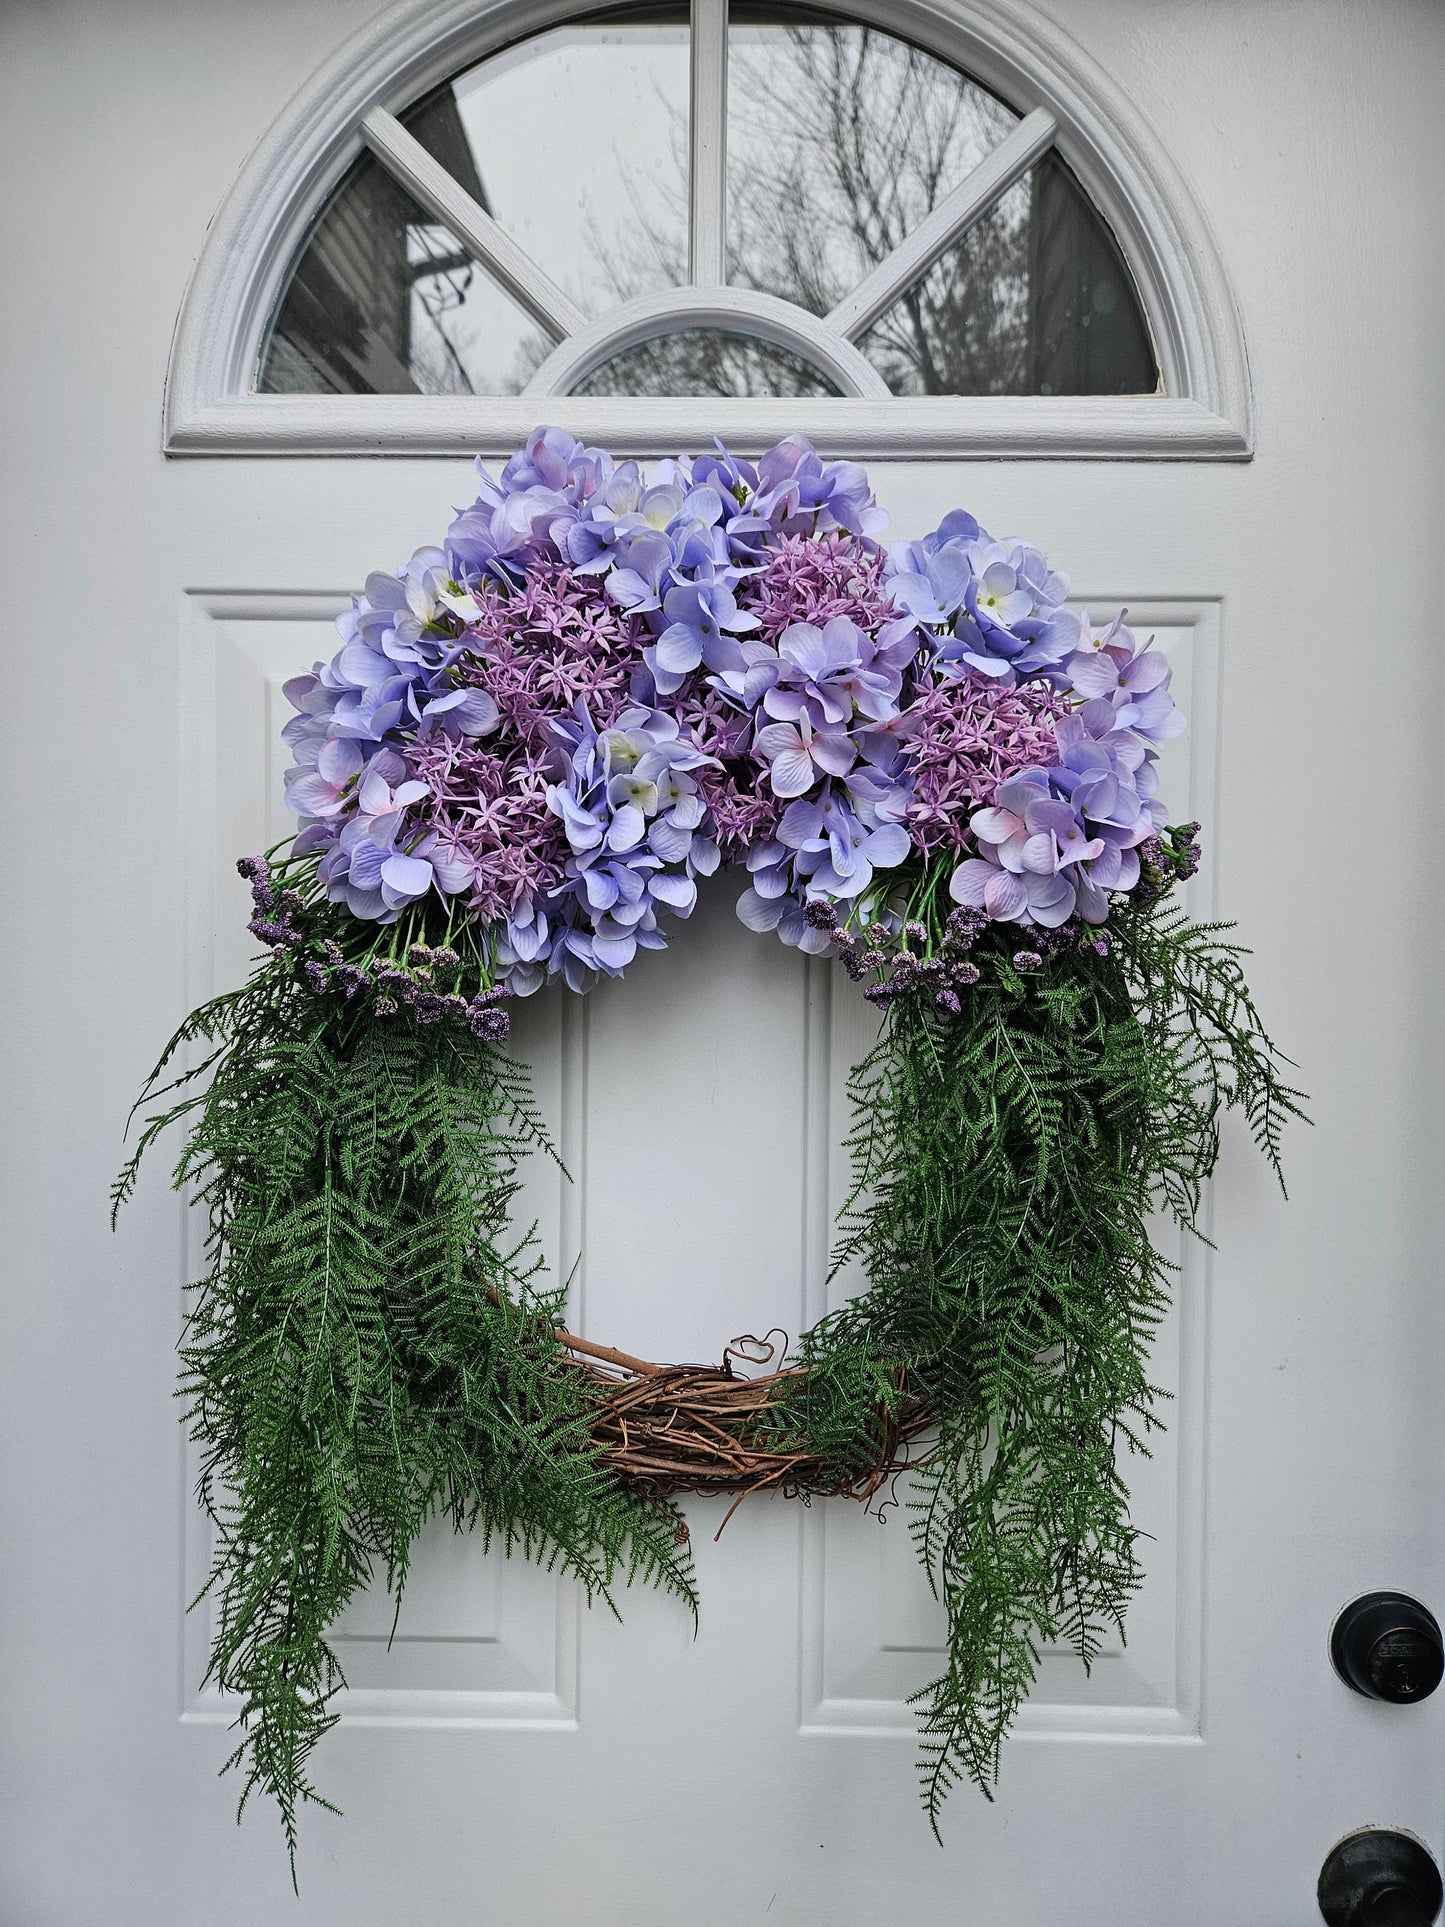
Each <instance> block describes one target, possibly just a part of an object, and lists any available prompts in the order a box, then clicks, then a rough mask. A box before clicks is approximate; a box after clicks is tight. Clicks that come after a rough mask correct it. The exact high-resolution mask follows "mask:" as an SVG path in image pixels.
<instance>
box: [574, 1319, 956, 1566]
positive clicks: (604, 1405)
mask: <svg viewBox="0 0 1445 1927" xmlns="http://www.w3.org/2000/svg"><path fill="white" fill-rule="evenodd" d="M554 1336H555V1338H556V1340H557V1343H558V1344H559V1345H561V1346H562V1347H563V1349H564V1350H565V1351H567V1352H569V1353H570V1354H571V1357H572V1363H573V1368H574V1369H575V1370H576V1372H577V1373H578V1374H579V1377H580V1379H581V1381H582V1383H583V1385H584V1387H585V1393H584V1396H585V1397H586V1398H587V1399H588V1400H589V1401H592V1402H593V1403H594V1410H593V1412H592V1415H591V1417H590V1418H589V1421H588V1430H589V1431H590V1432H591V1434H592V1437H593V1439H594V1441H595V1442H596V1444H597V1446H598V1449H599V1450H600V1451H601V1452H603V1453H605V1454H606V1457H607V1462H608V1464H609V1465H610V1466H611V1468H612V1470H613V1471H614V1472H615V1473H616V1475H617V1476H618V1478H619V1479H622V1480H624V1481H625V1482H626V1483H627V1484H628V1485H630V1486H632V1487H633V1488H634V1490H636V1491H639V1492H645V1493H649V1494H651V1495H652V1496H653V1497H655V1498H665V1497H667V1496H669V1495H670V1494H672V1493H674V1492H735V1493H737V1494H738V1502H740V1501H741V1500H742V1499H745V1498H746V1497H747V1496H748V1495H749V1494H750V1493H753V1492H780V1493H782V1494H783V1496H784V1497H785V1498H811V1497H814V1496H817V1497H820V1498H832V1497H842V1496H846V1497H848V1498H853V1499H859V1500H862V1501H864V1502H865V1503H866V1502H867V1501H869V1500H871V1499H872V1498H873V1497H874V1496H875V1494H876V1493H877V1492H878V1491H879V1490H880V1488H881V1487H883V1486H884V1485H886V1484H888V1483H889V1482H890V1481H891V1480H893V1479H895V1478H896V1477H897V1476H898V1475H899V1474H900V1473H903V1472H905V1471H907V1470H908V1469H909V1467H910V1465H916V1464H917V1463H918V1461H917V1460H916V1459H915V1458H912V1457H910V1454H909V1452H908V1449H907V1448H908V1444H909V1441H910V1440H912V1439H915V1438H917V1436H918V1435H919V1433H920V1432H925V1431H927V1429H928V1426H929V1424H930V1417H929V1411H928V1401H927V1398H926V1396H925V1394H924V1393H923V1391H922V1389H921V1388H920V1387H910V1386H909V1384H908V1382H907V1378H906V1375H905V1374H903V1373H902V1372H900V1373H899V1375H898V1384H897V1398H896V1401H894V1402H892V1403H891V1404H880V1405H879V1407H878V1412H877V1429H876V1433H875V1435H874V1437H872V1438H871V1439H869V1438H866V1437H865V1438H863V1439H861V1440H860V1441H859V1444H860V1450H861V1451H863V1452H866V1454H867V1456H866V1457H860V1458H859V1459H858V1461H857V1462H856V1463H854V1464H851V1465H848V1464H842V1465H840V1464H835V1463H831V1462H830V1461H829V1460H828V1459H827V1458H825V1457H823V1456H822V1455H820V1454H819V1453H817V1452H815V1451H810V1450H809V1449H808V1448H807V1447H806V1446H805V1445H804V1446H794V1447H792V1448H790V1447H788V1446H785V1445H777V1444H773V1443H770V1442H769V1438H770V1431H769V1425H768V1421H769V1419H770V1418H775V1417H776V1416H777V1415H779V1414H781V1413H783V1412H785V1411H786V1409H787V1407H788V1404H789V1402H790V1401H791V1400H797V1399H804V1400H805V1399H806V1397H807V1378H808V1374H807V1370H806V1369H805V1368H804V1367H801V1366H797V1365H792V1366H787V1367H785V1368H784V1369H783V1370H781V1371H776V1372H768V1373H766V1374H761V1373H760V1374H758V1375H757V1376H755V1377H745V1376H742V1375H740V1374H739V1373H737V1372H736V1371H734V1369H733V1363H732V1361H733V1358H734V1357H735V1356H736V1357H740V1358H743V1359H745V1360H747V1361H748V1362H749V1363H762V1364H768V1363H771V1361H772V1358H773V1355H774V1347H773V1345H772V1343H771V1342H770V1341H771V1337H772V1334H771V1333H770V1334H769V1336H768V1338H764V1339H759V1338H755V1337H754V1336H753V1335H752V1334H751V1333H748V1334H746V1335H744V1336H743V1337H740V1338H735V1339H734V1340H733V1342H732V1344H731V1345H729V1346H728V1348H727V1350H726V1352H725V1353H724V1354H723V1362H722V1364H721V1365H653V1364H649V1362H648V1361H647V1360H646V1359H645V1358H634V1357H633V1356H632V1354H631V1353H630V1352H622V1351H617V1350H616V1349H615V1348H614V1347H612V1346H611V1345H596V1344H593V1343H591V1342H590V1341H589V1340H587V1339H585V1338H578V1337H576V1336H575V1335H574V1334H573V1333H572V1332H569V1331H567V1330H566V1329H565V1327H563V1326H558V1327H557V1328H556V1329H555V1333H554ZM735 1509H736V1502H735V1505H734V1507H732V1508H730V1509H729V1512H728V1514H727V1517H726V1518H724V1520H723V1525H724V1526H725V1525H726V1524H727V1521H728V1519H729V1518H731V1517H732V1512H733V1510H735ZM680 1530H681V1531H682V1532H683V1533H684V1534H685V1533H686V1531H687V1528H686V1525H685V1524H684V1525H682V1526H681V1528H680ZM717 1536H718V1537H719V1538H721V1537H722V1526H719V1527H718V1531H717Z"/></svg>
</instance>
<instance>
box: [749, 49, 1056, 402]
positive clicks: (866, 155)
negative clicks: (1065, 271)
mask: <svg viewBox="0 0 1445 1927" xmlns="http://www.w3.org/2000/svg"><path fill="white" fill-rule="evenodd" d="M740 39H742V45H741V46H740V47H739V49H738V55H737V58H736V60H735V63H734V69H733V100H734V108H733V113H732V116H731V125H730V127H729V137H730V145H731V153H730V158H729V170H730V176H729V194H728V214H729V224H730V230H731V231H730V236H729V240H730V246H731V253H732V273H733V278H734V279H735V280H737V281H739V282H742V283H743V284H744V285H746V286H749V287H754V288H760V289H763V290H765V291H766V292H768V293H770V294H778V295H783V296H784V297H786V298H788V299H790V300H793V301H797V302H799V303H800V305H802V306H803V307H805V308H810V309H812V311H813V312H814V313H815V314H826V313H827V312H828V310H829V309H830V308H831V307H833V306H834V305H835V304H836V303H837V302H838V301H840V300H841V299H842V297H843V296H844V295H845V294H846V293H847V292H848V291H849V289H850V288H852V287H854V286H855V285H856V284H857V283H858V282H859V281H860V280H861V279H862V277H863V276H864V275H865V274H866V273H867V272H868V271H869V269H870V268H872V267H874V266H876V264H877V263H878V262H879V261H882V260H883V259H884V258H885V257H886V256H887V255H888V254H890V253H891V252H892V251H893V249H894V248H896V247H897V246H898V245H899V243H900V242H901V241H903V240H904V239H906V237H907V236H908V235H909V234H910V233H911V232H912V231H913V229H914V228H916V227H917V225H918V223H919V222H920V221H921V220H922V219H923V217H924V216H925V215H926V214H927V213H928V212H929V211H930V209H931V208H933V207H935V206H937V204H938V202H939V201H940V200H942V199H943V197H944V195H945V194H947V193H948V191H949V190H950V188H953V187H955V186H956V185H957V184H958V182H959V181H961V180H962V179H963V178H964V176H965V175H966V174H967V173H969V172H970V170H971V169H972V168H973V167H975V166H976V165H977V163H978V162H979V161H980V160H981V159H982V158H983V156H984V155H985V154H986V153H987V152H988V151H989V149H990V148H992V147H994V146H996V145H997V144H998V142H999V141H1001V140H1002V139H1003V138H1004V137H1005V135H1006V134H1007V133H1008V131H1009V129H1010V128H1011V127H1012V126H1013V125H1014V124H1015V119H1016V117H1015V116H1014V115H1013V114H1012V113H1010V112H1009V110H1008V109H1007V108H1006V107H1004V106H1003V105H1002V103H1001V102H999V101H997V100H995V99H994V98H993V96H992V95H990V94H987V93H985V92H984V90H983V89H982V88H981V87H979V86H977V85H976V84H975V83H974V82H973V81H971V80H968V79H967V78H965V76H964V75H962V74H960V73H958V72H956V71H955V70H954V69H953V68H950V67H947V66H945V65H944V64H943V63H942V62H941V61H938V60H935V59H933V58H932V57H931V56H930V55H928V54H925V53H923V52H921V51H920V50H919V49H918V48H916V47H911V46H908V45H907V44H906V43H905V42H903V41H900V40H894V39H891V38H890V37H888V36H886V35H882V34H877V33H874V32H872V31H871V30H869V29H868V28H866V27H825V26H779V27H769V28H763V29H760V30H756V31H755V32H754V33H752V34H749V35H747V36H746V38H743V37H742V36H740ZM744 48H746V51H744ZM1027 214H1028V199H1027V190H1026V189H1025V190H1023V191H1022V192H1020V191H1019V190H1015V191H1014V193H1013V194H1011V195H1009V196H1006V197H1005V199H1004V201H1003V202H1002V203H1000V204H999V205H998V206H996V207H995V208H994V209H993V210H992V211H991V212H990V213H989V214H988V215H986V216H985V217H984V219H983V220H982V221H980V222H979V223H978V224H977V225H976V226H975V227H974V229H973V230H972V231H971V232H970V233H969V234H968V235H967V236H965V238H964V240H963V241H962V242H961V243H960V244H958V245H956V246H955V247H954V248H953V249H952V250H951V251H950V253H949V254H947V255H945V257H944V259H943V260H942V261H940V262H939V263H938V265H937V266H936V267H935V268H934V269H933V270H932V271H931V272H930V273H929V274H928V275H926V276H925V277H924V278H923V280H922V281H921V282H920V283H919V284H918V285H917V286H915V287H914V288H912V289H910V290H909V291H908V293H907V294H906V295H905V296H904V297H903V299H902V300H901V301H899V302H898V303H896V304H895V306H894V307H893V308H892V309H891V310H890V311H889V312H888V313H887V314H886V315H884V316H883V317H882V318H881V319H880V320H879V321H878V322H877V323H876V324H875V326H874V328H873V330H872V331H871V333H870V335H869V337H868V339H867V340H866V341H865V342H864V343H863V344H862V346H863V348H864V352H865V353H866V354H867V355H868V357H869V359H870V360H871V361H873V362H874V364H875V365H876V366H877V367H878V369H879V371H880V372H881V373H882V374H883V376H884V378H885V379H886V380H887V382H888V384H889V386H890V387H892V388H893V389H895V390H896V391H898V392H900V393H904V394H955V395H956V394H978V393H984V394H987V393H997V392H1002V391H1005V390H1007V389H1008V388H1010V387H1013V386H1015V385H1016V384H1017V383H1018V380H1019V377H1020V374H1021V372H1022V362H1023V359H1024V353H1025V347H1026V343H1025V333H1026V326H1025V324H1026V266H1025V249H1024V238H1023V236H1024V228H1025V225H1026V220H1027Z"/></svg>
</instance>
